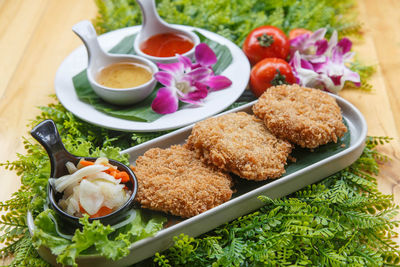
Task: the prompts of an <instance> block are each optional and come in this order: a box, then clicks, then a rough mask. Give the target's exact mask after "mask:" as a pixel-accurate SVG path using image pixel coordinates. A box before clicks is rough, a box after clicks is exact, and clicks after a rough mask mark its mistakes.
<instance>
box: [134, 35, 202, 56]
mask: <svg viewBox="0 0 400 267" xmlns="http://www.w3.org/2000/svg"><path fill="white" fill-rule="evenodd" d="M193 46H194V43H193V42H192V40H191V39H190V38H189V37H187V36H185V35H183V34H176V33H161V34H156V35H154V36H152V37H150V38H149V39H147V40H146V41H144V42H143V43H142V44H141V45H140V50H142V51H143V53H145V54H147V55H150V56H154V57H173V56H175V55H176V54H184V53H186V52H188V51H189V50H190V49H192V48H193Z"/></svg>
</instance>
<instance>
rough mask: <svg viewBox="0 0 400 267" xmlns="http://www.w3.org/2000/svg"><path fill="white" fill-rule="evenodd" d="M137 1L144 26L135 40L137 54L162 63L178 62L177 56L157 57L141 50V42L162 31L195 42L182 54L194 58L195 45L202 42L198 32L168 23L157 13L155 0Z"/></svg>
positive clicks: (134, 45)
mask: <svg viewBox="0 0 400 267" xmlns="http://www.w3.org/2000/svg"><path fill="white" fill-rule="evenodd" d="M136 2H137V3H138V4H139V6H140V9H141V11H142V18H143V22H142V28H141V30H140V32H139V34H138V35H137V36H136V38H135V41H134V43H133V48H134V50H135V52H136V54H138V55H140V56H142V57H145V58H147V59H149V60H151V61H153V62H160V63H172V62H177V61H178V58H177V57H176V56H173V57H155V56H150V55H147V54H145V53H143V52H142V50H140V44H142V43H143V42H144V41H146V40H147V39H149V38H150V37H151V36H154V35H156V34H161V33H176V34H182V35H185V36H187V37H189V38H190V39H191V40H192V42H193V44H194V46H193V48H192V49H191V50H189V51H188V52H186V53H184V54H182V55H183V56H187V57H189V58H193V56H194V50H195V47H196V45H198V44H199V43H200V39H199V37H198V36H197V35H196V34H194V33H193V32H191V31H187V30H182V29H181V28H177V27H176V26H174V25H170V24H168V23H166V22H165V21H164V20H162V19H161V18H160V16H159V15H158V13H157V10H156V6H155V2H154V0H136Z"/></svg>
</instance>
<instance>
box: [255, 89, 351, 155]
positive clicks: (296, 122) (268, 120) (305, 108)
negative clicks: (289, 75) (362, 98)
mask: <svg viewBox="0 0 400 267" xmlns="http://www.w3.org/2000/svg"><path fill="white" fill-rule="evenodd" d="M253 112H254V114H255V115H256V116H258V117H259V118H261V119H262V120H264V123H265V125H266V126H267V128H268V129H269V130H270V131H271V132H272V133H273V134H274V135H276V136H277V137H279V138H282V139H285V140H288V141H290V142H292V143H295V144H298V145H300V146H301V147H306V148H316V147H318V146H320V145H323V144H326V143H328V142H331V141H333V142H337V140H338V138H340V137H342V136H343V135H344V133H345V132H346V131H347V128H346V126H345V125H344V124H343V121H342V114H341V112H340V108H339V106H338V104H337V103H336V100H335V98H333V97H332V96H330V95H328V94H327V93H324V92H322V91H320V90H318V89H311V88H305V87H300V86H299V85H280V86H276V87H271V88H269V89H268V90H267V91H266V92H265V93H264V94H263V95H261V96H260V98H259V99H258V102H257V103H256V104H255V105H254V106H253Z"/></svg>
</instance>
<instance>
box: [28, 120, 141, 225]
mask: <svg viewBox="0 0 400 267" xmlns="http://www.w3.org/2000/svg"><path fill="white" fill-rule="evenodd" d="M31 135H32V136H33V137H34V138H35V139H36V140H37V141H38V142H39V143H40V144H41V145H42V146H43V147H44V148H45V149H46V152H47V154H48V155H49V158H50V165H51V173H50V177H52V178H60V177H61V176H64V175H66V174H69V172H68V170H67V167H66V165H65V164H66V163H67V162H68V161H70V162H72V163H73V164H74V165H77V164H78V162H79V161H80V159H82V158H84V159H85V160H87V161H93V162H94V161H95V160H96V159H97V158H94V157H78V156H74V155H72V154H71V153H69V152H68V151H67V150H66V149H65V147H64V145H63V143H62V141H61V138H60V134H59V133H58V131H57V127H56V125H55V123H54V121H52V120H45V121H42V122H41V123H39V124H38V125H36V126H35V127H34V128H33V129H32V131H31ZM109 162H110V164H112V165H114V166H116V167H117V168H118V170H120V171H125V172H127V173H128V175H129V179H130V181H129V182H128V183H126V184H125V185H126V186H127V187H128V188H129V190H130V191H131V192H132V194H131V196H130V197H129V199H128V201H127V202H126V203H125V204H124V205H123V206H122V207H120V208H119V209H118V210H116V211H114V212H112V213H110V214H108V215H105V216H102V217H97V218H90V219H89V221H93V220H99V221H100V222H101V223H102V224H104V225H113V224H116V223H118V222H120V221H122V220H124V219H125V217H126V212H127V211H128V210H129V209H131V208H132V206H133V201H134V199H135V196H136V192H137V179H136V176H135V174H134V173H133V171H132V170H131V169H130V168H129V167H128V166H126V165H125V164H122V163H121V162H119V161H115V160H111V159H109ZM47 195H48V200H49V203H50V207H51V208H52V209H53V210H54V211H55V212H56V213H57V214H58V215H59V216H60V218H61V220H62V223H63V225H65V226H66V227H67V228H69V229H70V230H71V229H76V228H80V227H81V225H80V224H79V218H78V217H76V216H72V215H70V214H68V213H66V212H65V211H63V210H62V209H61V208H60V207H59V206H58V204H57V203H58V201H59V200H60V199H61V198H62V195H63V194H62V193H58V192H56V190H54V189H53V186H52V185H51V184H49V185H48V191H47Z"/></svg>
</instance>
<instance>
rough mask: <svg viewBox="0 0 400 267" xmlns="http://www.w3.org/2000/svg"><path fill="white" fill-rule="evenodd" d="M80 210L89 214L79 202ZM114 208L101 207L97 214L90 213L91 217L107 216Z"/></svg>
mask: <svg viewBox="0 0 400 267" xmlns="http://www.w3.org/2000/svg"><path fill="white" fill-rule="evenodd" d="M79 210H80V212H81V213H82V214H89V213H87V211H86V210H85V209H84V208H83V207H82V206H81V204H79ZM112 211H113V210H112V209H110V208H108V207H106V206H103V207H101V208H100V209H99V211H98V212H97V213H96V214H93V215H90V214H89V215H90V216H89V218H97V217H102V216H106V215H108V214H110V213H111V212H112Z"/></svg>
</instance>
